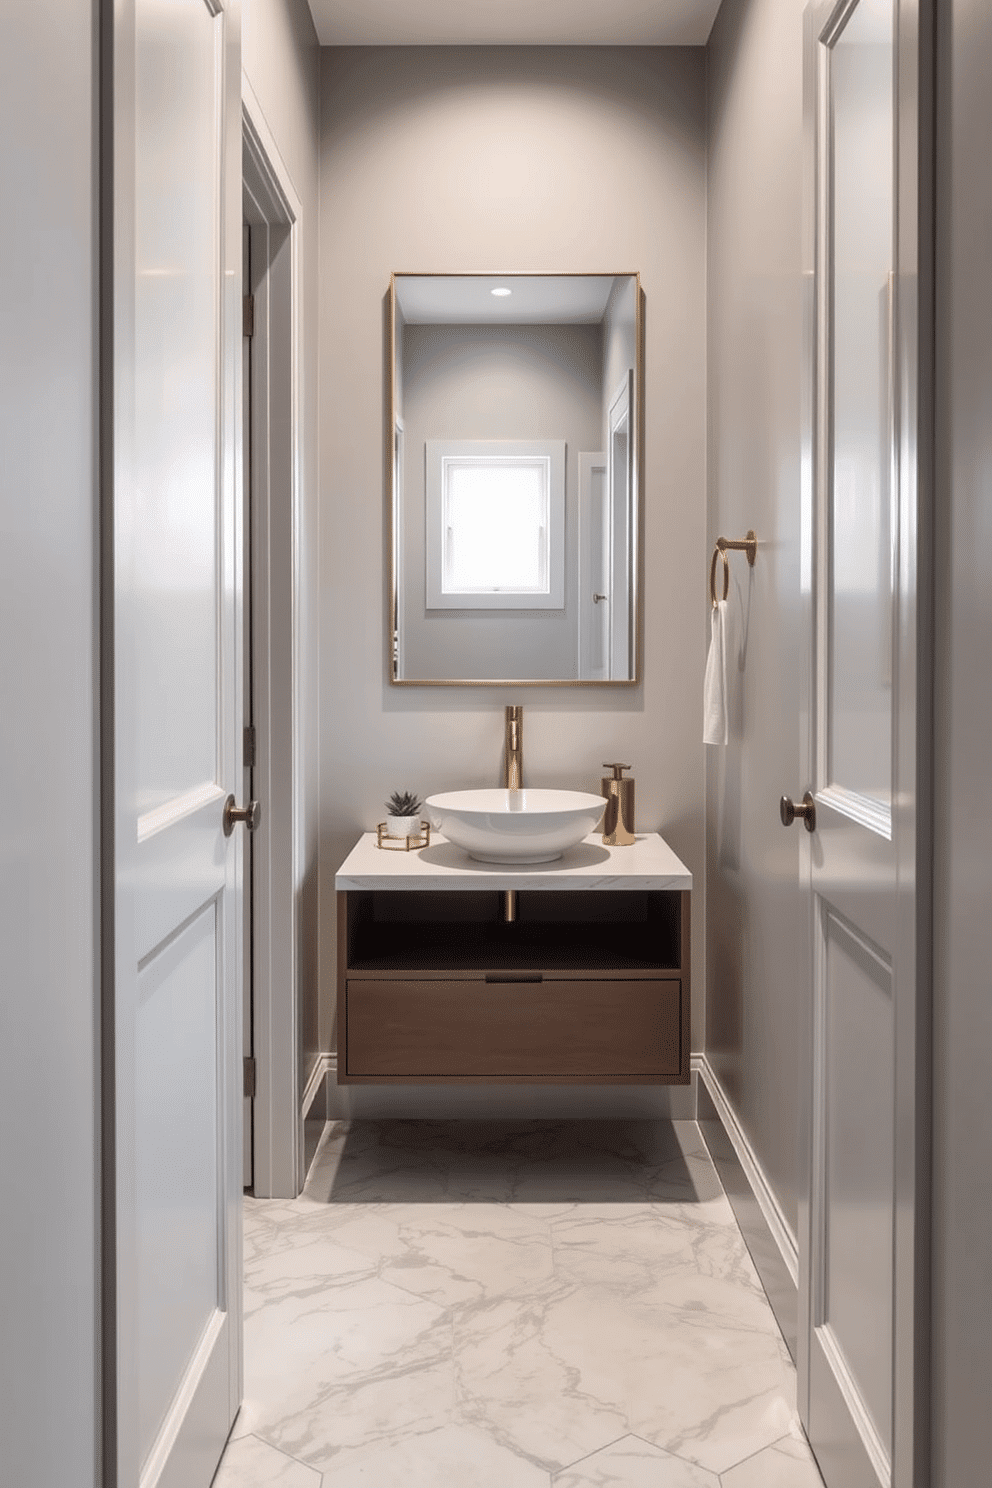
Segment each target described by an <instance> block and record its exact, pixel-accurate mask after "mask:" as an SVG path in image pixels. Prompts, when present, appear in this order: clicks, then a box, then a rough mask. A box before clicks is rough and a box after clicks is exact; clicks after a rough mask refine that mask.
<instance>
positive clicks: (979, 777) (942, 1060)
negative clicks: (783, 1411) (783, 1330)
mask: <svg viewBox="0 0 992 1488" xmlns="http://www.w3.org/2000/svg"><path fill="white" fill-rule="evenodd" d="M938 10H939V12H940V23H941V28H942V29H941V30H940V33H939V37H938V50H939V54H940V58H941V60H940V69H939V75H938V100H939V110H938V145H939V149H938V168H937V183H938V184H937V191H938V202H937V221H938V237H937V263H938V307H937V333H938V347H937V379H936V385H937V390H938V397H937V430H938V460H937V489H936V511H937V543H936V554H937V576H936V587H937V596H936V598H937V611H936V654H937V665H936V700H935V708H934V720H935V763H936V780H935V787H936V800H935V880H936V881H935V898H934V942H935V946H934V950H935V963H934V1070H933V1073H934V1126H933V1141H934V1151H933V1174H934V1224H933V1242H934V1250H933V1268H934V1275H933V1302H934V1319H933V1324H934V1327H933V1393H934V1411H933V1455H934V1473H933V1488H960V1485H961V1484H966V1483H979V1482H983V1481H984V1480H986V1479H987V1478H988V1475H989V1467H988V1435H989V1433H988V1414H989V1381H990V1380H992V1329H990V1327H989V1304H988V1298H989V1296H990V1295H992V1245H990V1243H989V1228H990V1225H992V1185H990V1180H989V1153H990V1151H992V1100H990V1098H989V1071H990V1069H992V998H990V996H989V978H990V973H989V968H990V966H992V917H990V914H989V908H990V905H992V852H990V848H989V829H990V825H992V805H990V793H989V785H988V780H987V777H986V776H985V773H984V771H985V768H986V766H987V763H988V754H989V740H990V738H992V687H990V685H989V637H990V636H992V580H990V576H992V351H990V348H992V280H990V277H989V262H990V244H992V206H990V204H992V158H990V154H989V139H990V137H992V94H990V91H989V77H990V76H992V8H990V7H989V5H988V3H987V0H949V3H947V4H945V5H943V6H938Z"/></svg>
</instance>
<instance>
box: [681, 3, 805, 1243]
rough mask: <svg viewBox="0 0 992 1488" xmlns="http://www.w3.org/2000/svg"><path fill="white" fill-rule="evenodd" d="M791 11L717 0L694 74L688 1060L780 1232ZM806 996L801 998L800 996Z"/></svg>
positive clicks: (791, 405) (791, 548) (796, 388)
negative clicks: (727, 703)
mask: <svg viewBox="0 0 992 1488" xmlns="http://www.w3.org/2000/svg"><path fill="white" fill-rule="evenodd" d="M802 35H803V6H802V3H801V0H724V4H723V6H722V8H721V10H720V13H719V15H718V17H717V21H716V24H715V26H714V29H713V33H712V36H711V39H710V45H709V48H708V52H707V60H708V69H709V74H708V75H709V203H708V206H709V236H708V275H709V282H708V348H709V362H708V376H709V506H708V535H709V542H710V543H711V544H712V543H713V542H714V541H715V539H716V537H717V536H718V535H721V534H722V535H723V536H725V537H743V535H744V533H745V532H746V531H747V529H748V528H749V527H753V528H754V529H755V531H756V532H757V534H758V537H759V540H760V548H759V553H758V560H757V563H756V565H755V567H754V568H753V569H749V568H748V566H747V563H746V560H745V558H744V556H743V554H740V555H733V556H732V558H731V571H732V581H733V582H732V585H731V592H730V615H731V620H732V624H733V627H734V643H733V647H732V651H731V658H732V659H731V666H730V675H731V697H732V709H731V730H730V734H731V737H730V743H729V744H728V745H727V747H726V748H721V747H716V746H713V747H710V748H708V749H707V769H706V947H707V978H708V983H707V1001H706V1050H707V1053H708V1055H709V1058H710V1061H711V1063H712V1065H713V1067H714V1069H715V1071H716V1073H717V1075H718V1077H719V1079H720V1081H721V1083H722V1084H723V1086H724V1088H725V1090H726V1093H727V1095H728V1097H729V1098H730V1100H731V1102H732V1104H733V1107H734V1109H735V1111H736V1113H737V1115H738V1118H739V1120H740V1122H741V1125H742V1126H743V1128H744V1130H745V1132H746V1134H747V1136H748V1137H749V1139H750V1141H751V1143H752V1145H753V1147H754V1149H755V1152H756V1154H757V1156H758V1159H759V1161H760V1162H761V1164H762V1166H763V1167H764V1170H765V1173H766V1175H767V1177H768V1179H769V1181H770V1183H771V1185H772V1188H773V1189H774V1192H775V1194H776V1197H777V1198H778V1201H779V1203H780V1205H781V1206H782V1209H783V1211H784V1213H785V1215H786V1217H787V1220H788V1222H789V1224H790V1225H791V1226H792V1228H793V1231H795V1227H796V1223H797V1199H798V1182H799V1168H798V1149H797V1141H796V1126H797V1120H798V1097H799V1088H798V1071H799V1047H798V1038H799V1015H800V1011H801V1009H800V1007H799V1004H798V994H800V993H801V992H802V991H803V989H804V987H805V986H806V984H807V983H808V977H807V978H805V979H804V977H803V975H802V971H801V968H802V966H803V965H804V964H805V962H804V959H803V958H804V955H805V946H804V944H803V943H802V942H801V940H800V938H799V933H798V932H799V927H800V925H801V924H802V918H803V915H804V913H805V909H804V903H803V899H802V896H801V895H800V892H799V842H798V839H797V834H796V833H793V832H784V831H783V830H782V827H781V825H780V823H779V817H778V799H779V797H780V796H781V795H782V793H783V792H788V793H789V794H790V795H793V796H796V795H797V794H798V795H801V794H802V790H803V788H804V784H805V782H803V781H801V780H800V776H799V769H800V756H799V746H800V738H799V695H800V672H799V656H798V649H797V642H798V638H799V635H800V623H799V621H800V613H799V517H800V509H799V455H800V420H801V407H800V367H801V357H802V319H801V303H800V284H801V278H800V275H801V258H800V249H801V225H802V215H801V214H802V199H803V198H802V175H801V168H802V153H801V152H802V120H803V112H802V76H803V73H802ZM807 995H808V991H807Z"/></svg>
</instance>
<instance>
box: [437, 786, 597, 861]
mask: <svg viewBox="0 0 992 1488" xmlns="http://www.w3.org/2000/svg"><path fill="white" fill-rule="evenodd" d="M424 804H425V806H426V809H427V816H428V819H429V821H430V824H431V826H432V827H434V828H436V830H437V831H439V832H443V834H444V836H445V837H447V839H448V841H449V842H453V843H455V845H456V846H457V847H463V848H464V849H465V851H466V852H467V853H468V855H469V857H471V858H476V859H477V860H478V861H479V862H480V863H550V862H553V861H554V859H555V858H560V857H561V855H562V853H563V852H564V851H565V849H566V848H568V847H574V846H575V845H576V844H577V843H579V842H581V841H582V839H583V837H585V836H587V835H588V833H590V832H591V831H592V830H593V828H594V827H595V826H596V823H597V822H598V821H599V819H600V817H601V816H602V815H603V812H604V811H605V809H606V802H605V801H604V799H603V797H602V796H593V795H589V794H587V793H586V792H585V791H570V790H528V789H524V790H514V791H511V790H462V791H445V792H443V793H442V794H441V795H439V796H428V798H427V800H426V801H425V803H424Z"/></svg>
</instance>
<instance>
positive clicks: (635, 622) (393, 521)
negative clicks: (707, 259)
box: [385, 269, 644, 688]
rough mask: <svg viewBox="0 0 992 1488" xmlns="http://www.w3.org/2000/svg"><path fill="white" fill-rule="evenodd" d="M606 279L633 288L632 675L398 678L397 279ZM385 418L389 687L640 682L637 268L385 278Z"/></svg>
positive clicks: (640, 309) (400, 273)
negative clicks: (625, 282)
mask: <svg viewBox="0 0 992 1488" xmlns="http://www.w3.org/2000/svg"><path fill="white" fill-rule="evenodd" d="M598 277H609V278H613V279H631V280H633V284H634V318H635V358H634V369H633V372H634V376H633V384H634V401H633V421H634V437H633V441H632V445H633V462H632V486H633V490H632V496H631V546H632V550H633V560H632V563H631V589H632V594H631V612H632V617H633V618H632V640H631V653H632V666H631V672H632V675H631V676H629V677H618V678H615V679H614V678H610V679H608V680H586V679H581V678H577V677H574V678H561V677H558V678H555V677H545V678H537V677H533V678H532V677H458V678H454V677H444V678H440V677H398V676H397V675H396V672H397V667H398V656H399V606H398V594H399V565H400V558H399V553H398V535H397V502H398V498H399V493H398V491H397V480H396V452H395V440H396V429H397V420H398V417H399V413H400V410H399V407H398V393H397V376H396V343H397V336H396V308H397V299H396V292H397V280H400V279H452V278H458V279H492V278H499V279H588V278H598ZM388 335H389V415H388V420H387V426H386V450H385V455H386V468H387V470H388V471H389V514H390V520H389V527H390V532H389V553H390V564H389V626H388V630H387V633H386V675H387V677H388V678H389V682H390V684H391V685H392V686H393V687H514V688H517V687H611V688H612V687H637V686H639V685H640V681H641V659H642V655H643V646H644V616H643V612H642V605H641V594H642V566H643V563H644V552H643V545H642V543H641V533H642V531H643V521H644V516H643V470H644V297H643V291H642V289H641V276H640V273H639V272H637V271H636V270H619V271H613V272H609V271H597V272H596V273H590V272H587V271H583V272H579V271H578V270H565V271H562V270H550V269H513V270H510V271H507V272H504V271H501V270H495V269H460V270H457V269H452V270H438V269H427V270H419V271H418V270H414V269H402V270H396V271H394V272H393V273H392V274H390V276H389V332H388Z"/></svg>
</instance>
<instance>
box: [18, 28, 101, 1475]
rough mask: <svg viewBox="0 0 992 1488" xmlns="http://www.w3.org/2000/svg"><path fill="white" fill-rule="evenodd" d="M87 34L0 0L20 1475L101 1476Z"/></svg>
mask: <svg viewBox="0 0 992 1488" xmlns="http://www.w3.org/2000/svg"><path fill="white" fill-rule="evenodd" d="M95 41H96V5H95V4H94V3H93V0H45V3H41V4H36V5H23V6H7V7H5V10H4V20H3V46H2V47H0V137H2V139H3V147H2V149H0V191H2V196H3V200H4V201H5V202H6V203H7V205H8V209H9V211H10V213H11V214H12V215H11V222H10V226H11V230H10V231H8V232H5V233H4V234H3V239H2V246H0V270H2V280H3V285H4V293H3V296H2V301H0V450H2V452H3V453H2V457H0V482H2V483H0V529H2V540H0V767H2V770H3V780H4V787H5V800H4V809H3V811H2V813H0V968H2V970H0V1274H2V1278H3V1281H2V1291H3V1302H2V1304H0V1314H2V1321H0V1478H2V1479H3V1481H4V1482H5V1483H11V1484H14V1483H16V1484H18V1485H19V1488H51V1485H52V1484H53V1483H59V1484H64V1485H65V1488H93V1485H95V1484H96V1483H97V1482H98V1480H99V1458H98V1453H99V1440H100V1396H99V1368H100V1366H99V1352H98V1351H99V1333H98V1317H99V1305H100V1303H99V1286H98V1273H99V1231H98V1204H99V1123H98V1109H97V1107H98V1093H99V1086H98V1070H99V1059H98V1031H99V990H98V989H99V943H98V928H97V926H98V885H99V856H98V854H99V846H98V842H99V838H98V827H99V818H98V809H99V805H98V803H99V795H98V758H99V756H98V747H97V740H98V733H97V730H98V711H97V707H98V700H97V686H98V654H99V653H98V608H97V563H98V546H97V515H98V493H97V444H96V418H97V404H96V365H97V313H96V303H97V301H96V272H97V266H96V246H97V237H96V225H97V207H96V133H95V131H96V103H97V100H96V54H95ZM15 217H16V226H15V225H14V218H15Z"/></svg>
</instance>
